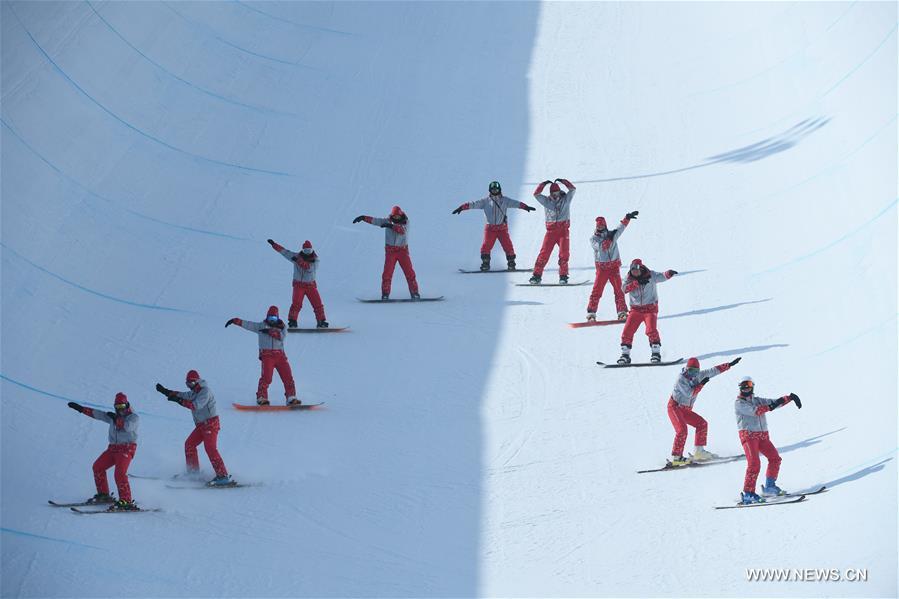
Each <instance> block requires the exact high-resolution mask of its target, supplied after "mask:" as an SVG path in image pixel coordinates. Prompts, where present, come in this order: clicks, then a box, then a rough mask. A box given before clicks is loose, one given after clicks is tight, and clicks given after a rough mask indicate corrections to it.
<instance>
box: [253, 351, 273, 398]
mask: <svg viewBox="0 0 899 599" xmlns="http://www.w3.org/2000/svg"><path fill="white" fill-rule="evenodd" d="M259 361H260V362H261V363H262V374H260V375H259V387H257V388H256V398H257V399H259V398H260V397H261V398H263V399H268V386H269V385H271V384H272V371H273V370H274V369H275V356H274V355H273V354H270V353H263V354H262V355H261V356H259Z"/></svg>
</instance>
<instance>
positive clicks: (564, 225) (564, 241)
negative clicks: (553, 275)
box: [534, 220, 570, 277]
mask: <svg viewBox="0 0 899 599" xmlns="http://www.w3.org/2000/svg"><path fill="white" fill-rule="evenodd" d="M569 224H570V223H569V221H567V220H563V221H559V222H555V223H546V235H544V236H543V245H542V246H540V253H539V254H537V263H536V264H534V274H535V275H537V276H542V275H543V267H545V266H546V263H547V262H549V255H550V254H552V252H553V248H554V247H556V245H557V244H558V246H559V276H562V277H567V276H568V226H569Z"/></svg>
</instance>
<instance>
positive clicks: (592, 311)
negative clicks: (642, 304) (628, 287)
mask: <svg viewBox="0 0 899 599" xmlns="http://www.w3.org/2000/svg"><path fill="white" fill-rule="evenodd" d="M638 214H640V213H639V212H638V211H636V210H634V211H633V212H628V213H627V214H626V215H625V216H624V218H623V219H621V226H620V227H618V228H617V229H613V230H611V231H609V229H608V227H606V219H605V218H604V217H602V216H597V217H596V231H594V233H593V237H591V238H590V245H591V246H592V247H593V260H594V262H595V263H596V279H595V280H594V281H593V291H591V292H590V300H589V301H588V302H587V320H588V321H594V320H596V309H597V308H598V307H599V298H601V297H602V291H603V289H604V288H605V286H606V283H607V282H611V283H612V291H613V292H614V294H615V308H616V309H617V310H618V320H624V319H625V318H627V304H625V303H624V290H622V289H621V273H620V272H618V271H619V270H620V269H621V256H620V255H619V254H618V238H619V237H621V234H622V233H624V230H625V229H626V228H627V226H628V225H629V224H630V222H631V221H632V220H633V219H635V218H637V215H638Z"/></svg>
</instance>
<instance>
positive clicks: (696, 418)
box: [668, 358, 742, 466]
mask: <svg viewBox="0 0 899 599" xmlns="http://www.w3.org/2000/svg"><path fill="white" fill-rule="evenodd" d="M741 359H742V358H734V359H733V360H732V361H730V362H725V363H724V364H718V365H717V366H713V367H712V368H708V369H706V370H700V369H699V359H698V358H690V359H689V360H687V365H686V366H685V367H684V368H683V369H681V372H680V374H679V375H678V376H677V382H675V383H674V390H673V391H672V392H671V396H670V397H669V398H668V418H669V419H670V420H671V425H672V426H673V427H674V445H672V447H671V459H670V460H669V461H668V463H669V464H671V465H672V466H686V465H687V464H689V463H690V462H691V461H693V462H705V461H708V460H711V459H714V458H717V457H718V456H717V455H715V454H714V453H712V452H710V451H708V450H706V448H705V444H706V436H707V434H708V430H709V425H708V422H706V420H705V418H703V417H702V416H700V415H699V414H697V413H696V412H694V411H693V404H694V403H695V402H696V396H698V395H699V392H700V391H702V388H703V387H704V386H705V384H706V383H708V382H709V379H711V378H715V377H716V376H718V375H719V374H721V373H722V372H727V371H728V370H730V368H731V366H736V365H737V364H738V363H739V362H740V360H741ZM688 425H689V426H692V427H693V428H695V429H696V433H695V436H694V440H695V443H694V444H695V446H696V447H695V449H694V450H693V456H692V458H685V457H684V444H685V443H686V442H687V426H688Z"/></svg>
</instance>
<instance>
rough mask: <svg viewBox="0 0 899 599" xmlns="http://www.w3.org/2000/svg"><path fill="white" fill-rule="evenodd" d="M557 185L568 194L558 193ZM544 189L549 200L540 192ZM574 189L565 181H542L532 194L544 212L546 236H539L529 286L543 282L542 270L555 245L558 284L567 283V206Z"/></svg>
mask: <svg viewBox="0 0 899 599" xmlns="http://www.w3.org/2000/svg"><path fill="white" fill-rule="evenodd" d="M559 183H561V184H562V185H564V186H565V187H566V188H567V189H568V191H567V192H562V188H561V187H560V186H559ZM547 185H549V196H545V195H543V189H544V188H545V187H546V186H547ZM576 189H577V188H575V186H574V185H573V184H572V183H571V181H569V180H568V179H556V180H555V181H548V180H547V181H544V182H543V183H541V184H540V185H538V186H537V189H535V190H534V199H536V200H537V201H538V202H539V203H540V205H541V206H543V208H544V212H545V217H546V234H545V235H544V236H543V245H542V246H540V253H539V254H538V255H537V262H536V263H535V264H534V274H533V276H532V277H531V280H530V283H531V284H532V285H539V284H540V282H541V281H542V280H543V269H544V267H546V263H547V262H549V256H550V254H552V251H553V248H554V247H556V246H557V245H558V246H559V283H560V284H562V285H565V284H567V283H568V257H569V236H568V232H569V229H570V227H571V202H572V200H574V192H575V190H576Z"/></svg>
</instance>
